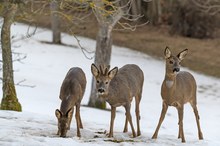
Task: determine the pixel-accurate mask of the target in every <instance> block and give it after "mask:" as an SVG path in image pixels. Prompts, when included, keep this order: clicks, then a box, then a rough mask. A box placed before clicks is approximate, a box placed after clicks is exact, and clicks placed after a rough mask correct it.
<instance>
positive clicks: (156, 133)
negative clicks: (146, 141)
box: [152, 102, 168, 139]
mask: <svg viewBox="0 0 220 146" xmlns="http://www.w3.org/2000/svg"><path fill="white" fill-rule="evenodd" d="M167 109H168V105H167V104H166V103H165V102H163V107H162V111H161V114H160V119H159V123H158V125H157V128H156V130H155V132H154V135H153V136H152V139H156V138H157V135H158V131H159V129H160V126H161V124H162V122H163V120H164V118H165V115H166V113H167Z"/></svg>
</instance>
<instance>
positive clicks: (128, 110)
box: [125, 104, 136, 137]
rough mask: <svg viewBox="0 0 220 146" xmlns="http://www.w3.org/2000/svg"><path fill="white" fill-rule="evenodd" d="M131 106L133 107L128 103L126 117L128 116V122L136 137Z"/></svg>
mask: <svg viewBox="0 0 220 146" xmlns="http://www.w3.org/2000/svg"><path fill="white" fill-rule="evenodd" d="M130 108H131V105H130V104H128V105H126V106H125V110H126V117H127V118H126V119H127V120H128V122H129V123H130V126H131V130H132V134H133V137H136V132H135V130H134V126H133V123H132V117H131V113H130Z"/></svg>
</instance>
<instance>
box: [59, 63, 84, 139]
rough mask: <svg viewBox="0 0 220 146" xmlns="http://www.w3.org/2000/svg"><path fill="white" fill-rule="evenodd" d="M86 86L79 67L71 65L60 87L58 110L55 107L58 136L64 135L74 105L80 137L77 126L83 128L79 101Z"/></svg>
mask: <svg viewBox="0 0 220 146" xmlns="http://www.w3.org/2000/svg"><path fill="white" fill-rule="evenodd" d="M85 88H86V76H85V73H84V72H83V71H82V69H81V68H78V67H73V68H71V69H70V70H69V72H68V73H67V75H66V77H65V79H64V81H63V83H62V86H61V88H60V99H61V100H62V102H61V106H60V110H58V109H56V111H55V115H56V117H57V119H58V132H57V135H59V136H60V137H66V133H67V130H69V129H70V124H71V120H72V116H73V111H74V106H76V113H75V118H76V124H77V136H78V137H80V136H81V134H80V130H79V128H83V125H82V121H81V117H80V103H81V100H82V98H83V95H84V92H85Z"/></svg>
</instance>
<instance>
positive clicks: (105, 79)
mask: <svg viewBox="0 0 220 146" xmlns="http://www.w3.org/2000/svg"><path fill="white" fill-rule="evenodd" d="M109 69H110V66H109V65H108V66H106V65H100V66H99V68H98V67H97V66H95V64H92V65H91V72H92V74H93V76H94V77H95V79H96V89H97V93H98V95H107V94H108V91H109V84H110V82H111V80H112V79H113V78H114V77H115V75H116V74H117V72H118V68H117V67H115V68H113V69H112V70H110V71H109Z"/></svg>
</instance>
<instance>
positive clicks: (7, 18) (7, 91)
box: [1, 2, 22, 111]
mask: <svg viewBox="0 0 220 146" xmlns="http://www.w3.org/2000/svg"><path fill="white" fill-rule="evenodd" d="M5 5H6V6H5V7H6V8H5V12H4V15H3V18H4V22H3V26H2V30H1V44H2V61H3V88H2V89H3V98H2V102H1V109H2V110H14V111H22V108H21V104H20V103H19V101H18V99H17V95H16V90H15V85H14V77H13V76H14V75H13V64H12V51H11V31H10V28H11V24H12V23H13V21H14V16H15V14H16V12H17V8H18V5H17V4H10V3H8V2H5Z"/></svg>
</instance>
